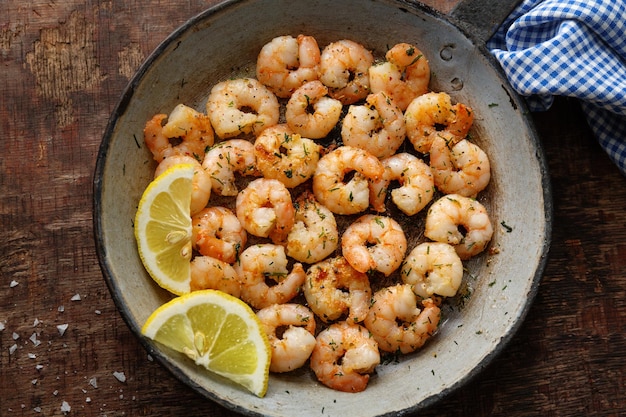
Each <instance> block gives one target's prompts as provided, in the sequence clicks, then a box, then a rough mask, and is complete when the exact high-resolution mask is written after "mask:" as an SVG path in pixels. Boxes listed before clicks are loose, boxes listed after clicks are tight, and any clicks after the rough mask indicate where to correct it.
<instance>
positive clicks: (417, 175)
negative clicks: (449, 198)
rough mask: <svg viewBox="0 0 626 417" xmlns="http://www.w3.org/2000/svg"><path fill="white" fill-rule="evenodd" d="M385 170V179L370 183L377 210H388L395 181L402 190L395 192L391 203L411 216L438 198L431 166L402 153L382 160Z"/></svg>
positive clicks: (372, 202) (372, 200) (371, 200)
mask: <svg viewBox="0 0 626 417" xmlns="http://www.w3.org/2000/svg"><path fill="white" fill-rule="evenodd" d="M381 162H382V163H383V166H384V167H385V176H384V178H383V180H380V181H378V182H372V183H370V202H371V204H372V206H373V207H374V209H375V210H376V211H379V212H380V211H384V209H385V208H384V201H385V197H386V195H387V189H388V188H389V184H390V182H391V181H394V180H395V181H398V182H399V183H400V187H398V188H395V189H393V190H391V200H392V201H393V202H394V204H395V205H396V206H397V207H398V208H399V209H400V210H401V211H402V212H403V213H404V214H406V215H407V216H413V215H415V214H417V213H419V212H420V211H421V210H422V209H423V208H424V207H426V205H427V204H428V203H430V202H431V200H432V199H433V195H434V191H435V189H434V179H433V174H432V172H431V169H430V167H429V166H428V165H427V164H426V163H425V162H424V161H422V160H421V159H419V158H418V157H416V156H414V155H411V154H410V153H404V152H403V153H398V154H395V155H392V156H389V157H387V158H385V159H383V160H382V161H381Z"/></svg>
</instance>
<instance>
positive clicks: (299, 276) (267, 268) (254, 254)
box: [234, 243, 306, 309]
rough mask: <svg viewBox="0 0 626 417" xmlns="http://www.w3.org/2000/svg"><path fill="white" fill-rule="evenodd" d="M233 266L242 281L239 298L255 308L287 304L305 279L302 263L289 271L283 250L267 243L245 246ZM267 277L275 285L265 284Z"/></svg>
mask: <svg viewBox="0 0 626 417" xmlns="http://www.w3.org/2000/svg"><path fill="white" fill-rule="evenodd" d="M234 267H235V270H236V271H237V274H238V275H239V279H240V281H241V299H242V300H243V301H245V302H246V303H248V304H250V305H251V306H252V307H254V308H258V309H260V308H264V307H268V306H270V305H272V304H285V303H288V302H289V301H291V300H292V299H293V298H294V297H295V296H296V295H298V293H299V292H300V290H301V288H302V284H303V283H304V280H305V279H306V272H305V271H304V268H303V267H302V264H300V263H296V264H294V265H293V268H292V270H291V272H289V271H288V269H287V256H286V255H285V248H284V247H282V246H280V245H273V244H270V243H263V244H258V245H254V246H249V247H247V248H246V249H245V250H244V251H243V252H242V253H241V255H240V256H239V261H238V262H236V263H235V265H234ZM268 278H269V279H271V280H273V281H275V282H276V284H275V285H268V283H267V279H268Z"/></svg>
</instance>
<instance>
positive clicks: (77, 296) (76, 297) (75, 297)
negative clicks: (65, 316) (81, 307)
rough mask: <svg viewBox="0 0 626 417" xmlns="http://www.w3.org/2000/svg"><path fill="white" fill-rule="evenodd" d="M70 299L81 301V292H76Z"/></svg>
mask: <svg viewBox="0 0 626 417" xmlns="http://www.w3.org/2000/svg"><path fill="white" fill-rule="evenodd" d="M70 300H72V301H80V300H81V298H80V294H74V296H73V297H72V298H70Z"/></svg>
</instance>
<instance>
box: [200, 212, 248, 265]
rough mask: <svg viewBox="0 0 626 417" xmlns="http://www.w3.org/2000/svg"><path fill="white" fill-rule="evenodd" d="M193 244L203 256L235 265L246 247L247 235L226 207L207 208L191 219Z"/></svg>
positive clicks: (233, 214)
mask: <svg viewBox="0 0 626 417" xmlns="http://www.w3.org/2000/svg"><path fill="white" fill-rule="evenodd" d="M191 231H192V238H191V242H192V244H193V247H194V249H196V250H197V251H198V252H200V253H201V254H202V255H206V256H211V257H213V258H216V259H219V260H221V261H224V262H227V263H229V264H232V263H234V262H235V261H236V260H237V258H238V257H239V253H240V252H241V251H242V250H243V248H244V247H245V246H246V241H247V236H248V235H247V233H246V230H245V229H244V228H243V227H242V226H241V223H240V222H239V219H238V218H237V216H236V215H235V213H233V212H232V211H231V210H230V209H228V208H226V207H218V206H213V207H207V208H205V209H204V210H202V211H200V212H199V213H197V214H196V215H194V216H192V217H191Z"/></svg>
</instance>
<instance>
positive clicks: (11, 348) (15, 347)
mask: <svg viewBox="0 0 626 417" xmlns="http://www.w3.org/2000/svg"><path fill="white" fill-rule="evenodd" d="M16 350H17V343H16V344H14V345H13V346H11V347H10V348H9V355H12V354H14V353H15V351H16Z"/></svg>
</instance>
